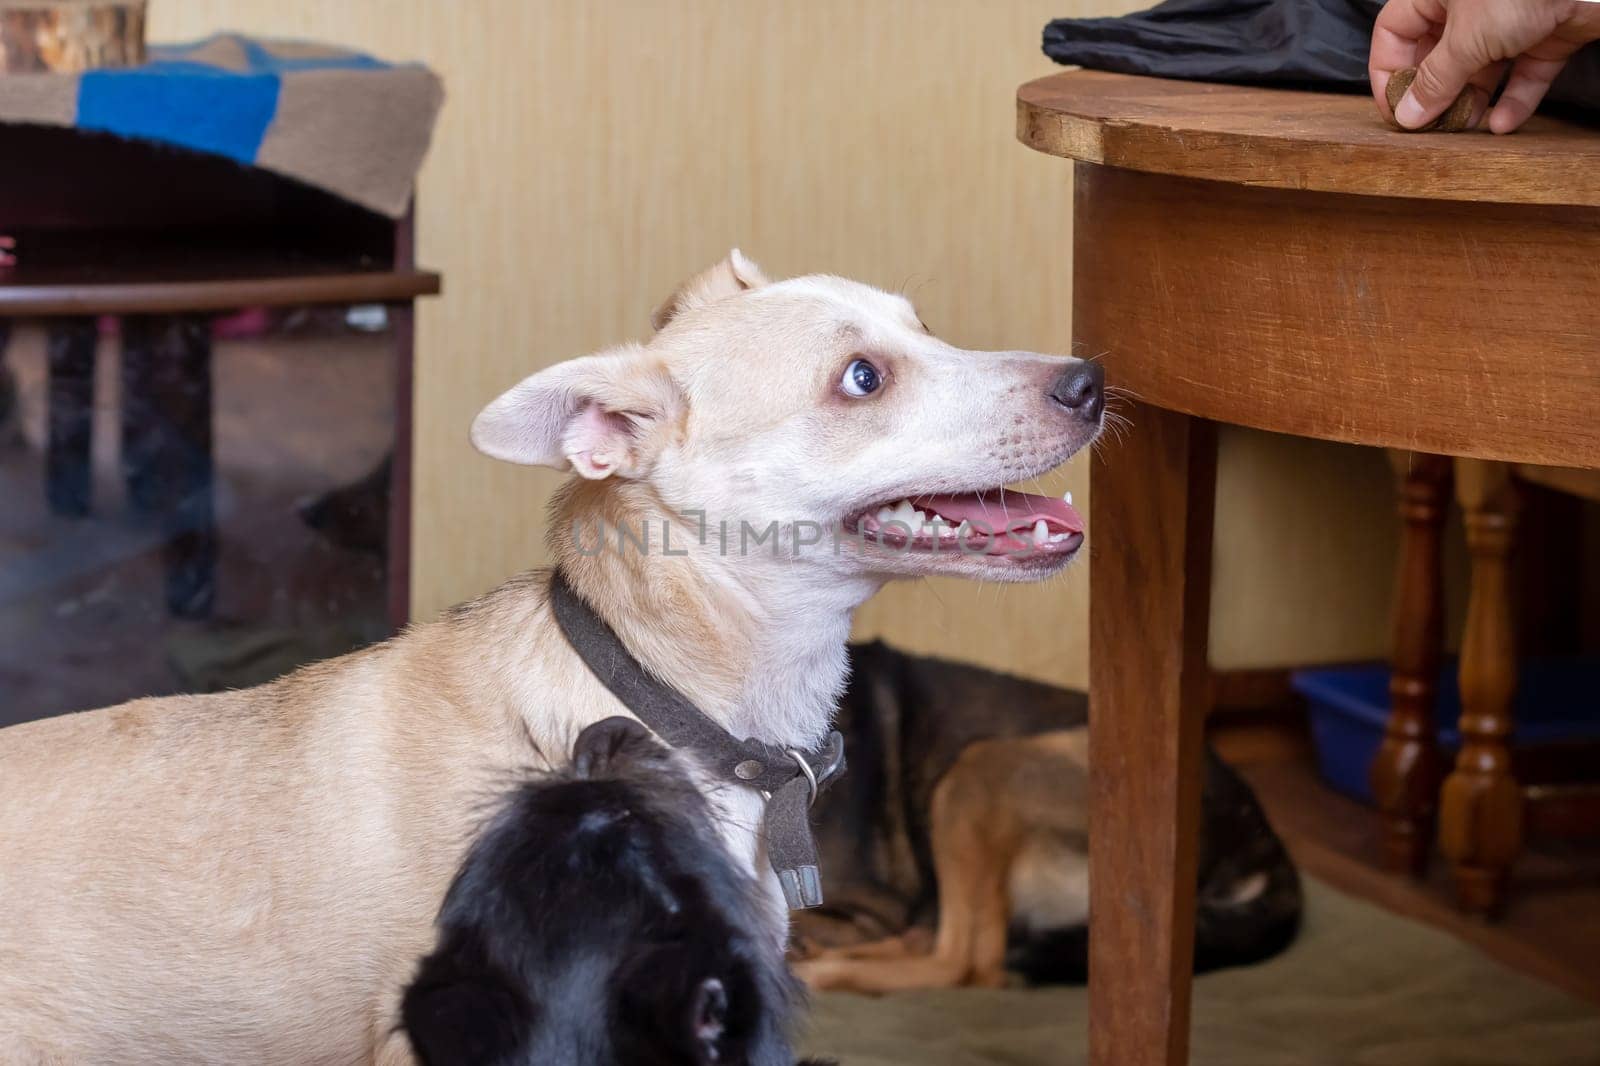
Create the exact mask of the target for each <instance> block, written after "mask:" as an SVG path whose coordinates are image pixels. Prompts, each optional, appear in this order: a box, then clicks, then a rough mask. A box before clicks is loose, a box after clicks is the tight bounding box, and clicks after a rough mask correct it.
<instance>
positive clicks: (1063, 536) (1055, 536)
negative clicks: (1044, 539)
mask: <svg viewBox="0 0 1600 1066" xmlns="http://www.w3.org/2000/svg"><path fill="white" fill-rule="evenodd" d="M1071 537H1072V534H1071V533H1052V534H1051V535H1050V543H1051V544H1060V543H1061V542H1062V541H1065V540H1068V539H1070V538H1071Z"/></svg>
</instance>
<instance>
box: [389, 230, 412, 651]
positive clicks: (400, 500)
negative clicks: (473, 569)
mask: <svg viewBox="0 0 1600 1066" xmlns="http://www.w3.org/2000/svg"><path fill="white" fill-rule="evenodd" d="M394 262H395V267H396V269H401V270H409V269H411V268H412V267H413V266H414V265H415V264H416V215H415V209H414V208H413V209H412V210H408V211H407V212H406V214H405V217H404V218H402V219H400V220H399V221H398V222H396V223H395V227H394ZM389 328H390V330H391V331H392V333H393V336H394V448H393V450H392V453H391V454H392V456H393V459H392V461H391V462H390V464H389V536H388V538H387V540H386V542H385V547H384V556H383V565H384V567H385V568H386V572H387V577H388V586H389V588H388V592H389V605H388V606H389V626H390V628H391V629H393V630H394V631H395V632H396V633H398V632H400V630H402V629H404V628H405V627H406V626H407V625H409V624H410V622H411V485H412V479H413V476H414V474H413V470H414V463H413V457H412V454H411V450H412V446H413V444H414V442H415V425H416V423H415V410H414V404H415V386H416V329H417V316H416V310H415V308H414V306H413V305H412V304H411V303H410V302H409V301H407V302H405V303H395V304H390V305H389Z"/></svg>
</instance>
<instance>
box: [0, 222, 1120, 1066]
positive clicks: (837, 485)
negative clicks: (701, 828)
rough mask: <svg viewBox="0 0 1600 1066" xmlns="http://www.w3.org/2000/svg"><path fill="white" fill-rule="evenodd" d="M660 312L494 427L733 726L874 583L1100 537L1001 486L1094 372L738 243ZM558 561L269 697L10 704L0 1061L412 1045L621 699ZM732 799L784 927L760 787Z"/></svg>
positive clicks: (776, 700)
mask: <svg viewBox="0 0 1600 1066" xmlns="http://www.w3.org/2000/svg"><path fill="white" fill-rule="evenodd" d="M654 321H655V325H656V327H657V330H658V332H657V333H656V334H655V335H654V336H653V337H652V338H651V339H650V341H649V342H648V343H646V344H630V345H625V346H622V347H619V348H615V349H612V350H609V351H606V352H603V353H601V354H598V355H592V356H589V357H586V358H582V359H575V360H573V361H570V362H567V363H562V364H560V365H557V366H554V367H551V368H550V369H548V370H545V371H543V372H541V373H539V374H535V375H534V376H533V377H530V378H528V379H527V380H526V381H523V382H522V383H521V384H519V385H517V386H516V387H514V388H512V389H511V390H510V391H509V392H507V393H506V394H505V395H503V396H501V397H500V398H499V399H497V400H495V401H494V402H493V403H492V404H490V405H489V406H488V407H487V408H486V409H485V410H484V411H483V413H482V414H481V415H480V416H479V417H478V419H477V421H476V423H475V424H474V426H473V441H474V443H475V444H476V445H477V446H478V448H479V449H481V450H482V451H484V452H486V453H487V454H489V455H491V456H495V457H497V458H501V459H506V460H510V461H512V462H518V463H534V464H541V465H546V466H553V467H556V468H558V469H569V468H570V469H572V470H573V471H575V472H576V473H577V475H578V477H577V478H575V479H573V480H572V481H571V482H570V484H569V485H568V486H567V487H566V488H565V490H564V491H563V492H562V493H561V494H560V496H559V498H558V499H557V501H556V503H555V508H554V518H553V522H552V527H551V534H550V539H551V543H552V546H553V548H554V552H555V557H556V558H557V559H558V561H559V562H560V565H561V566H563V567H564V568H565V572H566V573H567V574H568V578H569V580H570V582H571V584H572V586H573V587H574V588H575V589H576V590H577V591H578V592H579V593H580V594H581V595H582V596H584V597H585V598H586V599H587V600H588V601H589V602H590V603H592V604H593V605H594V607H595V608H596V610H597V611H598V612H599V613H600V615H601V616H602V617H604V618H605V619H606V620H607V621H608V622H609V623H610V624H611V626H612V627H613V628H614V629H616V630H617V632H618V634H619V635H620V636H621V637H622V639H623V640H624V641H625V642H626V644H627V645H628V647H629V648H630V649H631V650H632V651H633V652H634V654H635V655H636V657H637V658H638V659H639V660H640V661H641V662H642V663H643V664H644V665H645V666H646V667H647V668H648V669H649V670H651V671H653V672H654V673H655V674H657V675H658V676H659V677H661V678H662V679H664V680H665V681H667V682H669V683H670V684H672V685H673V686H675V687H676V688H677V689H679V690H680V691H681V692H683V693H684V694H686V695H687V696H688V697H690V698H691V699H692V700H694V701H695V702H696V703H697V704H698V705H699V706H700V707H701V708H702V709H704V710H705V712H706V713H707V714H709V715H710V716H712V717H713V718H715V719H716V720H718V721H719V722H721V723H722V724H723V725H725V726H726V727H727V728H728V729H729V730H731V731H732V732H733V733H735V734H736V735H740V736H752V737H757V738H760V739H762V740H765V741H768V742H771V743H776V744H782V745H786V746H799V747H809V746H811V745H813V744H814V743H815V742H817V741H818V740H820V739H821V738H822V737H823V735H824V734H825V732H826V730H827V727H828V722H829V719H830V716H831V715H832V713H833V709H834V704H835V701H836V699H837V697H838V695H839V693H840V690H841V688H842V686H843V683H844V680H845V671H846V668H847V659H846V655H845V641H846V638H847V637H848V635H849V632H850V620H851V614H852V612H853V611H854V610H855V608H856V607H858V606H860V604H861V603H862V602H863V601H865V600H866V599H867V598H868V597H869V596H871V595H872V594H873V593H874V592H875V591H876V590H877V589H878V588H879V587H880V586H881V585H882V584H883V583H884V582H885V581H886V580H889V579H891V578H894V577H898V576H911V575H922V574H936V573H946V574H963V575H969V576H973V577H982V578H986V579H988V580H996V581H1020V580H1032V579H1036V578H1041V577H1044V576H1046V575H1049V574H1052V573H1055V572H1057V571H1058V570H1060V569H1061V567H1062V566H1064V565H1065V564H1066V562H1067V561H1068V560H1069V559H1070V558H1071V557H1072V555H1073V554H1074V552H1075V551H1076V549H1077V547H1078V545H1079V543H1080V542H1081V540H1082V523H1081V521H1080V519H1079V517H1078V515H1077V514H1076V512H1074V511H1073V510H1072V508H1071V507H1070V505H1068V504H1066V503H1064V502H1063V501H1060V500H1050V499H1045V498H1042V497H1036V496H1027V495H1023V494H1020V493H1011V492H1004V493H1002V492H1001V490H1000V486H1002V485H1004V484H1006V483H1008V482H1012V481H1015V480H1018V479H1022V478H1029V477H1032V476H1034V475H1036V474H1039V473H1041V472H1043V471H1046V470H1049V469H1050V468H1052V467H1054V466H1056V465H1058V464H1059V463H1061V462H1062V461H1063V460H1065V459H1066V458H1067V457H1068V456H1070V455H1071V454H1072V453H1073V452H1075V451H1077V450H1078V449H1079V448H1081V447H1083V446H1084V445H1085V444H1086V443H1088V442H1089V441H1090V440H1091V439H1093V437H1094V436H1095V434H1096V433H1097V432H1098V429H1099V425H1100V418H1101V406H1102V405H1101V397H1100V379H1099V372H1098V368H1097V367H1094V366H1092V365H1090V364H1086V363H1083V362H1080V361H1078V360H1075V359H1061V358H1050V357H1046V356H1042V355H1034V354H1030V353H1023V352H1003V353H987V352H969V351H961V350H959V349H956V348H953V347H951V346H950V345H949V344H946V343H945V342H943V341H941V340H938V339H937V338H935V337H933V336H932V335H930V334H929V332H928V330H927V329H926V328H925V327H924V326H923V324H922V323H921V322H920V321H919V320H918V318H917V315H916V312H915V311H914V310H913V309H912V306H911V305H910V303H908V302H907V301H906V300H905V299H903V298H901V297H900V296H896V295H891V294H888V293H884V292H880V291H878V290H876V289H872V288H869V287H868V286H865V285H861V284H858V283H855V282H850V281H845V280H842V279H839V278H832V277H803V278H795V279H792V280H788V281H782V282H776V283H769V282H768V281H767V280H766V279H765V278H764V277H762V275H761V273H760V272H759V270H758V269H757V268H756V267H755V266H754V264H752V263H751V262H750V261H749V260H747V259H746V258H744V257H743V256H742V255H740V254H739V253H738V252H734V253H732V254H731V255H730V256H729V258H728V259H726V260H725V261H723V262H721V263H719V264H718V265H716V266H714V267H712V268H711V269H710V270H708V271H706V272H705V273H703V274H701V275H700V276H698V277H696V278H695V279H693V280H692V281H690V282H689V283H687V284H686V285H685V286H684V287H683V288H682V289H681V290H680V291H679V292H678V293H677V294H675V295H674V296H673V298H672V299H670V300H669V301H668V302H667V304H666V305H664V306H663V307H662V308H661V309H660V310H659V311H658V312H657V313H656V317H655V320H654ZM906 501H910V502H906ZM963 522H966V523H967V527H966V528H965V529H961V528H960V527H961V524H962V523H963ZM774 523H776V524H774ZM924 523H926V524H924ZM912 527H916V528H912ZM958 530H959V536H958V535H956V534H957V531H958ZM1008 530H1009V532H1007V531H1008ZM774 531H775V533H774ZM642 539H643V540H645V543H644V544H643V545H641V540H642ZM547 581H548V575H547V574H545V573H531V574H525V575H523V576H520V577H517V578H513V579H512V580H511V581H509V582H508V583H506V584H505V585H503V586H501V587H500V588H499V589H496V590H495V591H493V592H491V593H489V594H488V595H486V596H484V597H482V598H481V599H479V600H476V601H474V602H472V603H469V604H466V605H465V606H462V607H458V608H456V609H454V610H452V611H450V612H448V613H447V614H445V615H444V616H443V617H442V618H441V619H439V620H438V621H435V622H431V623H427V624H423V625H417V626H413V627H412V628H411V629H409V630H407V631H406V632H405V633H404V634H403V635H401V636H399V637H397V638H395V639H393V640H391V641H389V642H387V643H385V644H381V645H378V646H376V647H373V648H369V649H367V650H365V651H361V652H358V653H356V654H353V655H348V656H345V657H344V658H341V659H336V660H333V661H330V662H325V663H321V664H319V665H316V666H313V667H310V668H307V669H304V670H301V671H299V672H298V673H294V674H291V675H289V676H287V677H284V678H282V679H280V680H278V681H275V682H273V683H271V684H268V685H264V686H261V687H259V688H255V689H249V690H246V691H239V692H229V693H224V694H220V695H213V696H179V697H172V698H167V699H150V700H136V701H134V702H132V703H126V704H123V705H121V706H118V707H111V708H107V709H104V710H98V711H90V712H85V713H82V714H76V715H70V716H66V717H62V718H56V719H51V720H46V721H40V722H35V723H30V724H27V725H22V726H16V727H12V728H10V729H6V730H3V731H0V1063H5V1064H7V1066H11V1064H16V1063H27V1064H35V1063H111V1062H115V1063H156V1062H159V1063H175V1062H224V1063H246V1062H249V1063H295V1064H307V1063H341V1064H342V1063H351V1062H358V1061H376V1062H380V1063H383V1062H405V1061H408V1060H409V1050H408V1049H407V1048H406V1046H405V1043H404V1041H403V1039H402V1038H400V1037H398V1036H396V1035H395V1031H394V1027H395V1023H396V1011H397V1004H398V1001H399V996H400V993H401V989H402V987H403V985H404V984H405V982H406V980H407V979H408V978H409V976H410V975H411V973H412V971H413V969H414V967H415V966H416V963H417V960H418V958H419V957H420V956H421V955H422V954H424V953H425V952H426V951H427V949H428V947H429V944H430V942H431V939H432V921H433V918H434V915H435V912H436V910H437V908H438V906H439V901H440V899H441V898H442V896H443V893H444V889H445V887H446V885H447V883H448V882H449V879H450V876H451V874H452V872H453V871H454V870H455V868H456V865H457V863H458V862H459V861H460V859H461V857H462V855H463V854H464V851H465V848H466V846H467V844H468V843H469V842H470V839H471V837H472V834H473V832H474V830H475V828H476V827H477V825H478V824H479V821H480V819H481V817H482V815H483V813H484V811H485V803H486V801H487V800H489V799H490V798H491V797H493V796H494V795H496V793H497V790H498V789H499V788H500V787H501V786H503V785H504V784H505V783H506V782H507V780H508V779H509V778H510V776H511V775H512V774H513V773H514V772H516V771H517V770H519V769H522V768H526V767H530V766H540V765H548V761H547V758H546V757H547V755H553V756H556V757H559V753H565V752H567V751H570V750H571V746H572V743H573V741H574V739H575V738H576V737H577V735H578V733H579V732H580V731H581V730H582V729H583V728H584V727H585V726H587V725H589V724H591V723H593V722H596V721H599V720H600V719H603V718H606V717H608V716H611V715H615V714H619V713H624V711H623V708H622V707H621V705H620V704H619V703H618V702H617V701H616V699H615V698H614V697H613V696H612V695H611V694H610V693H609V692H608V691H607V690H606V689H605V688H604V687H602V685H601V684H600V683H599V682H598V681H597V680H596V679H595V678H594V677H593V676H592V675H591V674H590V673H589V672H588V670H587V669H586V668H585V667H584V665H583V663H582V662H581V661H580V660H579V659H578V657H577V655H576V654H575V653H574V652H573V651H572V650H571V649H570V648H569V647H568V646H567V644H566V643H565V642H564V640H563V638H562V635H561V633H560V632H559V631H558V630H557V629H556V627H555V625H554V624H553V622H552V619H551V617H550V613H549V611H548V609H547V606H546V588H547ZM716 798H717V799H718V801H719V802H720V803H721V804H722V808H721V809H722V811H723V813H724V815H725V823H726V835H727V838H728V840H729V844H730V847H731V848H732V849H733V851H734V853H735V854H736V855H737V856H739V857H740V858H741V859H742V860H744V861H748V862H749V863H751V864H752V866H753V868H754V869H756V870H759V871H761V872H762V874H763V876H764V877H766V879H767V882H768V883H769V884H770V887H771V891H772V896H773V930H774V934H775V935H780V936H781V935H783V930H784V929H785V921H786V916H785V915H784V913H783V911H782V898H781V895H780V894H779V893H778V891H777V887H776V883H775V879H773V878H771V876H770V871H769V870H767V867H766V863H765V860H764V857H763V856H762V855H761V854H760V851H761V848H760V844H759V837H758V834H757V831H756V827H757V826H758V825H759V824H760V799H759V797H757V796H755V795H753V794H750V793H748V792H746V791H745V790H742V789H729V788H723V789H721V790H719V791H718V792H717V793H716Z"/></svg>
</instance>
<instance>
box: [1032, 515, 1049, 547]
mask: <svg viewBox="0 0 1600 1066" xmlns="http://www.w3.org/2000/svg"><path fill="white" fill-rule="evenodd" d="M1033 542H1034V543H1035V544H1048V543H1050V527H1049V526H1047V525H1045V524H1044V519H1042V518H1041V519H1039V521H1037V522H1035V523H1034V524H1033Z"/></svg>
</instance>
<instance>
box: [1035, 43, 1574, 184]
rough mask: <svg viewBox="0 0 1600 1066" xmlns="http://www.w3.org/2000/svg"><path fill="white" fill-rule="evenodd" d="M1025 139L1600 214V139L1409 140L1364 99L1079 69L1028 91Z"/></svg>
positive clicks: (1281, 178) (1557, 132)
mask: <svg viewBox="0 0 1600 1066" xmlns="http://www.w3.org/2000/svg"><path fill="white" fill-rule="evenodd" d="M1017 137H1018V139H1019V140H1021V141H1022V142H1023V143H1024V144H1026V145H1028V146H1029V147H1031V148H1035V149H1037V150H1038V151H1041V152H1046V153H1048V154H1050V155H1058V156H1064V157H1066V158H1069V159H1077V160H1081V161H1083V162H1087V163H1099V164H1103V165H1105V166H1113V167H1123V168H1126V169H1129V170H1142V171H1148V172H1152V173H1157V174H1171V175H1175V176H1179V177H1188V178H1205V179H1209V180H1212V181H1224V182H1234V183H1238V184H1241V185H1257V186H1268V187H1274V188H1284V189H1308V190H1315V191H1319V192H1334V193H1356V194H1362V195H1368V196H1397V197H1413V198H1422V199H1430V200H1467V201H1486V202H1496V203H1508V204H1569V205H1581V206H1586V207H1600V131H1596V130H1591V129H1588V128H1586V127H1584V126H1581V125H1577V124H1574V123H1570V122H1562V121H1559V120H1556V119H1551V118H1546V117H1544V116H1535V117H1534V118H1532V119H1530V120H1529V121H1528V123H1527V124H1526V125H1525V126H1524V127H1523V128H1522V129H1521V130H1518V131H1517V132H1516V133H1514V134H1510V135H1508V136H1500V137H1497V136H1495V135H1493V134H1490V133H1487V132H1480V131H1473V132H1464V133H1402V132H1401V131H1399V130H1396V129H1393V128H1392V127H1390V126H1389V125H1388V124H1386V123H1385V122H1384V121H1383V120H1382V118H1381V117H1380V116H1379V114H1378V111H1377V107H1376V105H1375V104H1374V103H1373V102H1372V100H1371V99H1370V98H1369V97H1368V96H1366V95H1364V94H1363V95H1355V94H1338V93H1316V92H1300V91H1295V90H1289V89H1269V88H1259V87H1251V86H1238V85H1218V84H1213V83H1209V82H1189V81H1172V80H1168V79H1165V78H1146V77H1137V76H1134V75H1129V74H1110V73H1106V72H1103V71H1090V70H1075V71H1066V72H1063V73H1061V74H1054V75H1051V76H1050V77H1046V78H1040V79H1038V80H1037V81H1031V82H1028V83H1027V84H1026V85H1023V86H1022V88H1021V89H1019V90H1018V91H1017Z"/></svg>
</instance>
